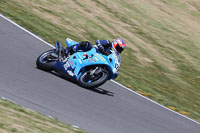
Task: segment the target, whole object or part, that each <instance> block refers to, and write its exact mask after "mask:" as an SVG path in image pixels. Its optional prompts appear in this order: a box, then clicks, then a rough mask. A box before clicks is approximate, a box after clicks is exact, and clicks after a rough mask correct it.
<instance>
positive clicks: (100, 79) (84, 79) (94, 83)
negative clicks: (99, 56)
mask: <svg viewBox="0 0 200 133" xmlns="http://www.w3.org/2000/svg"><path fill="white" fill-rule="evenodd" d="M88 73H89V71H86V72H84V73H83V74H82V75H81V77H80V78H79V80H78V83H79V85H80V86H82V87H84V88H95V87H98V86H100V85H102V84H104V83H105V82H106V81H107V80H108V72H107V71H106V70H102V71H101V72H100V73H99V74H98V75H95V77H93V78H90V77H88Z"/></svg>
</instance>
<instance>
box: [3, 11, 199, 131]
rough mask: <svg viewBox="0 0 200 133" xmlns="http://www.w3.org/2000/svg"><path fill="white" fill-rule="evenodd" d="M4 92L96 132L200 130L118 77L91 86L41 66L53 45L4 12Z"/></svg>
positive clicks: (197, 125)
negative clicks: (117, 81)
mask: <svg viewBox="0 0 200 133" xmlns="http://www.w3.org/2000/svg"><path fill="white" fill-rule="evenodd" d="M0 43H1V44H0V62H1V65H0V75H1V76H0V96H3V97H6V98H8V99H10V100H12V101H14V102H16V103H18V104H20V105H22V106H26V107H28V108H31V109H33V110H36V111H38V112H40V113H42V114H45V115H50V116H53V117H55V118H57V119H59V120H61V121H63V122H67V123H69V124H72V125H77V126H79V127H80V128H81V129H84V130H86V131H88V132H91V133H133V132H135V133H199V132H200V125H199V124H198V123H197V122H194V121H192V120H189V119H187V118H185V117H182V116H180V115H178V114H176V113H174V112H172V111H169V110H167V109H165V108H163V107H161V106H159V105H157V104H155V103H153V102H151V101H149V100H147V99H145V98H143V97H141V96H139V95H137V94H135V93H132V92H130V91H128V90H126V89H124V88H122V87H121V86H119V85H117V84H115V83H114V82H107V83H106V84H105V85H103V86H101V87H100V88H98V89H96V90H87V89H84V88H81V87H79V86H77V85H76V84H74V83H72V82H70V81H66V80H65V79H62V78H60V77H59V76H57V75H56V74H53V73H47V72H44V71H41V70H38V69H37V68H36V65H35V60H36V58H37V56H38V55H39V54H41V53H42V52H44V51H45V50H48V49H51V48H50V47H49V46H48V45H46V44H45V43H44V42H42V41H41V40H38V39H37V38H35V37H34V36H32V35H30V34H28V33H27V32H25V31H24V30H22V29H20V28H18V27H16V26H15V25H14V24H12V23H10V22H9V21H8V20H5V19H4V18H3V17H2V16H1V15H0Z"/></svg>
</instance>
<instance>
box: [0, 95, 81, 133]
mask: <svg viewBox="0 0 200 133" xmlns="http://www.w3.org/2000/svg"><path fill="white" fill-rule="evenodd" d="M0 132H1V133H31V132H34V133H35V132H37V133H39V132H42V133H84V131H82V130H80V129H77V128H74V127H72V126H70V125H66V124H64V123H61V122H59V121H57V120H55V119H52V118H49V117H47V116H44V115H42V114H39V113H37V112H34V111H32V110H30V109H27V108H24V107H21V106H19V105H16V104H13V103H11V102H9V101H7V100H3V99H0Z"/></svg>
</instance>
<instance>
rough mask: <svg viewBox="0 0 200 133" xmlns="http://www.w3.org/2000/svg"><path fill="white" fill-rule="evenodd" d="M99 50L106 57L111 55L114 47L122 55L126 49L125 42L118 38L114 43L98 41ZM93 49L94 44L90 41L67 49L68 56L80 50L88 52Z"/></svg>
mask: <svg viewBox="0 0 200 133" xmlns="http://www.w3.org/2000/svg"><path fill="white" fill-rule="evenodd" d="M96 46H97V49H98V50H99V51H100V52H101V53H102V54H104V55H109V54H110V53H111V49H112V47H114V50H116V51H118V52H119V53H121V52H122V51H123V50H124V48H125V42H124V41H123V40H122V39H121V38H116V39H114V40H113V41H112V42H110V41H109V40H96ZM91 48H92V43H90V42H88V41H82V42H80V43H78V44H75V45H72V46H71V47H67V48H66V49H65V53H66V54H73V53H75V52H77V51H78V50H83V51H88V50H90V49H91Z"/></svg>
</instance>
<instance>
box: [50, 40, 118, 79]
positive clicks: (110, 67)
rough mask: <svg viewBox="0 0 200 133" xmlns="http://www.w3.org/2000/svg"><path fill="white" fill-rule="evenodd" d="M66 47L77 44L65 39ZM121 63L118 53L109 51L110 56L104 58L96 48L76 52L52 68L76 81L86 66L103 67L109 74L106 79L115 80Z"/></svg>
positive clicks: (112, 50)
mask: <svg viewBox="0 0 200 133" xmlns="http://www.w3.org/2000/svg"><path fill="white" fill-rule="evenodd" d="M66 43H67V46H68V47H70V46H72V45H75V44H78V42H75V41H73V40H71V39H69V38H67V39H66ZM120 63H121V55H120V53H119V52H117V51H116V50H114V48H112V49H111V54H110V55H108V56H106V55H103V54H101V52H99V50H98V49H97V48H96V47H93V48H92V49H91V50H89V51H86V52H83V51H78V52H76V53H74V54H73V55H71V56H70V57H68V58H65V59H63V60H61V61H57V62H56V64H55V65H54V68H55V69H56V70H57V72H59V73H61V74H62V75H63V74H64V75H66V76H68V77H70V78H73V79H75V80H78V79H79V78H80V76H81V75H82V74H83V73H84V72H85V71H86V70H85V68H86V67H88V66H104V67H105V68H106V70H107V71H108V73H109V77H108V79H115V78H116V77H117V75H118V71H119V68H120Z"/></svg>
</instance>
